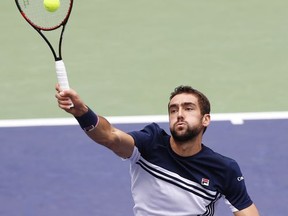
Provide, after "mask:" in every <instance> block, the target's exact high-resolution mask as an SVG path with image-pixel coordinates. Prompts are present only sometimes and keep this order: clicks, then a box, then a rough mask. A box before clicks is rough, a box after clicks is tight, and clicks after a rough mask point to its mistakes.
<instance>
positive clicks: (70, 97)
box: [55, 85, 134, 158]
mask: <svg viewBox="0 0 288 216" xmlns="http://www.w3.org/2000/svg"><path fill="white" fill-rule="evenodd" d="M56 91H57V93H56V95H55V96H56V98H57V100H58V106H59V107H60V108H61V109H63V110H65V111H66V112H68V113H70V114H72V115H73V116H74V117H75V118H76V119H77V120H78V122H79V123H80V126H81V127H82V128H87V129H85V130H84V131H85V133H86V134H87V135H88V136H89V137H90V138H91V139H92V140H94V141H95V142H96V143H98V144H101V145H103V146H105V147H107V148H109V149H111V150H112V151H113V152H114V153H115V154H117V155H118V156H120V157H122V158H129V157H130V156H131V155H132V152H133V149H134V140H133V138H132V137H131V136H130V135H129V134H127V133H125V132H123V131H121V130H119V129H117V128H115V127H114V126H113V125H111V124H110V123H109V122H108V121H107V119H105V118H104V117H102V116H97V115H96V114H95V113H94V112H93V111H92V110H91V109H89V108H88V106H86V105H85V103H84V102H83V101H82V100H81V98H80V97H79V95H78V94H77V92H75V91H74V90H73V89H69V90H65V91H60V88H59V85H56ZM72 104H73V107H71V105H72ZM90 123H91V125H90ZM85 124H87V125H85Z"/></svg>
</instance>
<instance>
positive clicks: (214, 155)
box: [201, 145, 239, 170]
mask: <svg viewBox="0 0 288 216" xmlns="http://www.w3.org/2000/svg"><path fill="white" fill-rule="evenodd" d="M201 157H205V158H207V159H209V162H210V163H211V164H215V163H216V164H215V165H221V166H224V167H225V168H226V169H228V170H230V169H234V168H237V167H239V166H238V163H237V162H236V161H235V160H234V159H233V158H230V157H227V156H225V155H222V154H220V153H218V152H215V151H214V150H212V149H211V148H209V147H207V146H205V145H203V150H202V152H201Z"/></svg>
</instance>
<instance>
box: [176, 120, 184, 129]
mask: <svg viewBox="0 0 288 216" xmlns="http://www.w3.org/2000/svg"><path fill="white" fill-rule="evenodd" d="M185 125H186V123H185V122H183V121H181V122H177V123H176V124H175V126H176V127H177V128H179V129H182V128H183V127H185Z"/></svg>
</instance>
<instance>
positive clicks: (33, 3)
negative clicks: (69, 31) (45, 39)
mask: <svg viewBox="0 0 288 216" xmlns="http://www.w3.org/2000/svg"><path fill="white" fill-rule="evenodd" d="M18 3H19V6H20V8H21V10H22V15H23V16H24V17H25V19H26V20H27V21H28V22H29V23H30V24H31V25H33V26H35V27H37V28H39V29H41V30H46V31H49V30H53V29H56V28H58V27H59V26H61V25H62V24H63V23H64V22H65V21H66V20H67V18H68V17H69V13H70V10H71V8H72V1H71V0H60V7H59V8H58V9H57V10H56V11H55V12H49V11H48V10H46V9H45V7H44V4H43V0H19V1H18Z"/></svg>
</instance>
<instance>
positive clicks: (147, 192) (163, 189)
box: [56, 85, 259, 216]
mask: <svg viewBox="0 0 288 216" xmlns="http://www.w3.org/2000/svg"><path fill="white" fill-rule="evenodd" d="M56 90H57V93H56V98H57V100H58V105H59V107H60V108H62V109H63V110H65V111H66V112H68V113H71V114H72V115H73V116H74V117H75V118H76V119H77V120H78V122H79V124H80V126H81V128H82V129H83V130H84V131H85V132H86V134H87V135H88V136H89V137H90V138H91V139H92V140H94V141H95V142H96V143H99V144H101V145H103V146H105V147H107V148H109V149H111V150H112V151H113V152H114V153H115V154H117V155H118V156H120V157H122V158H125V159H128V160H129V161H130V163H131V184H132V187H131V189H132V196H133V199H134V203H135V205H134V213H135V215H136V216H200V215H202V216H204V215H205V216H213V215H214V214H215V206H216V203H217V202H218V201H219V200H220V198H223V199H224V200H225V201H226V203H227V204H228V205H229V206H230V208H231V211H232V212H233V215H234V216H259V213H258V210H257V208H256V206H255V205H254V203H253V202H252V200H251V199H250V197H249V195H248V193H247V190H246V186H245V180H244V177H243V175H242V173H241V170H240V168H239V166H238V164H237V162H236V161H235V160H233V159H231V158H228V157H225V156H222V155H221V154H218V153H216V152H214V151H213V150H211V149H210V148H209V147H207V146H205V145H204V144H203V143H202V137H203V134H204V132H205V130H206V128H207V127H208V126H209V123H210V103H209V100H208V99H207V97H206V96H205V95H203V94H202V93H201V92H199V91H198V90H196V89H193V88H192V87H190V86H179V87H177V88H175V90H174V91H173V92H172V93H171V96H170V101H169V103H168V113H169V127H170V133H171V135H169V134H167V133H166V132H165V131H164V130H163V129H161V128H160V127H159V125H157V124H155V123H152V124H148V125H147V126H145V127H144V128H143V129H142V130H140V131H132V132H129V133H125V132H123V131H121V130H119V129H117V128H115V127H114V126H112V125H111V124H110V123H109V122H108V121H107V120H106V119H105V118H104V117H102V116H100V115H96V114H95V113H94V112H93V111H92V110H91V109H90V108H89V107H88V106H86V105H85V103H84V102H83V101H82V100H81V98H80V97H79V95H78V94H77V93H76V92H75V91H74V90H72V89H70V90H64V91H60V87H59V85H57V86H56ZM71 103H72V104H73V105H74V106H73V107H72V108H70V107H71Z"/></svg>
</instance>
